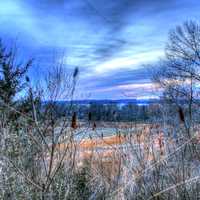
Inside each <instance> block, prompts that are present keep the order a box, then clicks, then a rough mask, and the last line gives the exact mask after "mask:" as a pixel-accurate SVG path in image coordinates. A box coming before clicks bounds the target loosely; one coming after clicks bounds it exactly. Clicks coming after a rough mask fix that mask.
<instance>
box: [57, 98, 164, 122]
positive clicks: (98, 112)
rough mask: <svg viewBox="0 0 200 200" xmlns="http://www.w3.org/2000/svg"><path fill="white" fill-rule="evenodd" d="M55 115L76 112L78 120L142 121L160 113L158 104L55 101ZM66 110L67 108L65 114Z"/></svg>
mask: <svg viewBox="0 0 200 200" xmlns="http://www.w3.org/2000/svg"><path fill="white" fill-rule="evenodd" d="M56 105H57V106H56V107H57V108H56V110H57V112H56V113H57V116H58V117H70V116H72V112H76V115H77V117H78V119H79V120H84V121H85V120H91V121H135V122H140V121H141V122H143V121H147V120H152V119H153V118H155V117H156V118H158V117H159V116H160V115H161V112H160V105H159V104H149V105H137V104H123V105H121V104H99V103H91V104H69V103H63V102H62V103H57V104H56ZM66 110H69V112H68V114H67V116H66Z"/></svg>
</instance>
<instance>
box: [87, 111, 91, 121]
mask: <svg viewBox="0 0 200 200" xmlns="http://www.w3.org/2000/svg"><path fill="white" fill-rule="evenodd" d="M91 120H92V113H91V112H89V113H88V121H91Z"/></svg>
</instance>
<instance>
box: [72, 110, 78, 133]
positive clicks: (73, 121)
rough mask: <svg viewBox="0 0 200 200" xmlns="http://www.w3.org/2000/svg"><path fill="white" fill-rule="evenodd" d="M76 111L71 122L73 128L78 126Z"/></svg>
mask: <svg viewBox="0 0 200 200" xmlns="http://www.w3.org/2000/svg"><path fill="white" fill-rule="evenodd" d="M76 121H77V120H76V112H74V113H73V116H72V123H71V127H72V128H73V129H76V128H77V122H76Z"/></svg>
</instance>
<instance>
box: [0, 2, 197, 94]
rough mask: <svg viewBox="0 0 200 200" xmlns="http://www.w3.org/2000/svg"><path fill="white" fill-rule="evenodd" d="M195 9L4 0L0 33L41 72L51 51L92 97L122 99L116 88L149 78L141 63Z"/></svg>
mask: <svg viewBox="0 0 200 200" xmlns="http://www.w3.org/2000/svg"><path fill="white" fill-rule="evenodd" d="M199 9H200V3H199V2H198V1H196V0H191V1H188V0H169V1H160V0H141V1H130V0H116V1H111V0H110V1H108V0H101V1H98V0H62V1H55V0H41V1H34V0H4V1H0V34H1V36H2V37H4V38H6V39H7V38H8V39H9V38H16V37H17V38H18V42H19V43H20V47H22V48H21V51H22V54H23V55H24V56H31V57H32V56H34V57H36V60H38V63H39V64H40V68H42V70H48V67H51V65H52V64H53V61H52V60H53V59H52V58H51V57H52V55H53V54H55V52H57V53H56V55H57V58H56V61H57V62H60V61H61V60H62V61H63V60H64V64H65V66H66V69H67V70H71V69H72V68H73V67H74V66H79V68H80V72H81V76H80V78H81V80H80V84H81V85H80V86H79V87H80V88H82V89H81V90H83V89H87V91H90V92H91V93H93V96H94V98H95V97H97V98H112V97H117V96H118V97H121V90H124V89H125V88H120V89H119V88H118V86H119V85H126V84H134V83H135V84H137V83H138V81H140V82H143V83H145V81H146V79H149V80H150V74H149V73H148V72H145V69H143V68H144V66H143V65H144V64H149V63H153V62H156V61H157V60H159V58H160V57H162V56H163V55H164V46H165V42H166V40H167V35H168V31H169V29H171V28H173V27H174V26H175V25H177V24H180V23H182V21H184V20H187V19H191V18H192V19H197V20H198V19H199V17H200V13H199ZM54 56H55V55H54ZM54 62H55V61H54ZM33 76H34V74H33ZM144 76H145V77H144ZM130 86H131V85H130ZM112 87H113V88H118V89H116V90H114V91H112V90H111V91H110V90H109V88H112ZM133 87H135V86H133ZM138 88H139V87H138ZM97 90H102V92H100V93H99V94H97V92H96V91H97ZM103 90H104V92H103ZM135 90H137V92H135V93H137V95H139V91H140V92H141V93H143V91H142V89H136V88H135ZM146 92H147V91H146ZM148 95H149V94H148ZM140 96H142V95H140ZM149 96H150V95H149Z"/></svg>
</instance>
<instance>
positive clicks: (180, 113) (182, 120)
mask: <svg viewBox="0 0 200 200" xmlns="http://www.w3.org/2000/svg"><path fill="white" fill-rule="evenodd" d="M178 114H179V118H180V120H181V122H183V123H184V122H185V116H184V113H183V109H182V108H181V107H180V106H179V107H178Z"/></svg>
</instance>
